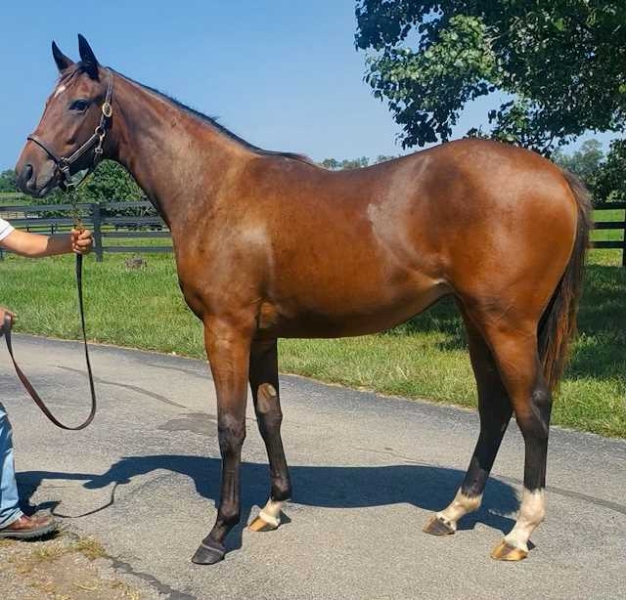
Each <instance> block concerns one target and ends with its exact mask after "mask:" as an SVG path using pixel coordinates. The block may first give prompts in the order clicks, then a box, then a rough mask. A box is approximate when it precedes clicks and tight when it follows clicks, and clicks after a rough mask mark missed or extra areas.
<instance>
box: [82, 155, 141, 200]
mask: <svg viewBox="0 0 626 600" xmlns="http://www.w3.org/2000/svg"><path fill="white" fill-rule="evenodd" d="M78 197H79V199H80V202H99V203H101V202H132V201H134V200H144V199H145V195H144V193H143V192H142V190H141V188H140V187H139V186H138V185H137V183H136V182H135V180H134V179H133V177H132V176H131V175H130V173H129V172H128V171H127V170H126V169H125V168H124V167H122V166H121V165H120V164H118V163H115V162H113V161H111V160H105V161H102V162H101V163H100V164H99V165H98V167H97V168H96V170H95V171H94V173H93V175H92V176H91V177H90V178H89V179H88V180H87V182H86V183H85V185H83V186H82V187H81V188H80V189H79V190H78Z"/></svg>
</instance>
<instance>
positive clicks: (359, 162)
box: [320, 156, 370, 171]
mask: <svg viewBox="0 0 626 600" xmlns="http://www.w3.org/2000/svg"><path fill="white" fill-rule="evenodd" d="M369 162H370V161H369V158H367V156H361V158H354V159H351V160H349V159H344V160H342V161H341V162H340V161H338V160H337V159H336V158H326V159H324V160H323V161H322V162H321V163H320V165H321V166H322V167H324V168H326V169H330V170H331V171H345V170H348V169H360V168H362V167H367V165H369Z"/></svg>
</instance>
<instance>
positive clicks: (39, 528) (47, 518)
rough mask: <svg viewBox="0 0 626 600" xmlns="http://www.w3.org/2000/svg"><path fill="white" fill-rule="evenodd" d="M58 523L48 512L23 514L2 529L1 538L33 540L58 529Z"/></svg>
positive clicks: (0, 531)
mask: <svg viewBox="0 0 626 600" xmlns="http://www.w3.org/2000/svg"><path fill="white" fill-rule="evenodd" d="M57 528H58V525H57V523H56V521H55V520H54V517H53V516H52V515H50V514H48V513H37V514H35V515H33V516H32V517H27V516H26V515H22V516H21V517H20V518H19V519H18V520H17V521H13V523H11V524H10V525H9V526H8V527H3V528H2V529H0V538H11V539H14V540H31V539H33V538H38V537H43V536H44V535H48V534H49V533H52V532H53V531H56V530H57Z"/></svg>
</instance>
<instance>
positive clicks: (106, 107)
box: [102, 102, 113, 119]
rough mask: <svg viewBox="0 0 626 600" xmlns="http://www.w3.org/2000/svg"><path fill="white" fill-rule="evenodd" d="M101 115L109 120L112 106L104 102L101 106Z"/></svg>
mask: <svg viewBox="0 0 626 600" xmlns="http://www.w3.org/2000/svg"><path fill="white" fill-rule="evenodd" d="M102 114H103V115H104V116H105V117H106V118H107V119H110V118H111V116H112V115H113V106H112V105H111V103H110V102H105V103H104V104H103V105H102Z"/></svg>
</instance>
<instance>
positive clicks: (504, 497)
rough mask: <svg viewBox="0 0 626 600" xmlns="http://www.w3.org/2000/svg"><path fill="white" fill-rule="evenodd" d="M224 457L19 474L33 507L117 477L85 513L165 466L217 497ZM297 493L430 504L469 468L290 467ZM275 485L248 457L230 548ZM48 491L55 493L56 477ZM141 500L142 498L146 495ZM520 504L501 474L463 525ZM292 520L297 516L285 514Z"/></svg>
mask: <svg viewBox="0 0 626 600" xmlns="http://www.w3.org/2000/svg"><path fill="white" fill-rule="evenodd" d="M220 468H221V461H220V460H219V459H217V458H207V457H201V456H185V455H172V454H162V455H153V456H132V457H124V458H122V459H120V460H119V461H118V462H116V463H115V464H113V465H112V466H111V467H110V468H109V469H108V470H107V471H106V472H104V473H102V474H89V473H59V472H50V471H26V472H22V473H20V474H19V475H18V483H19V486H20V492H21V497H22V501H23V502H24V503H25V504H26V506H25V508H26V509H28V505H29V504H30V499H31V497H32V496H33V494H34V493H35V491H36V490H37V489H38V488H39V486H41V485H42V484H44V485H45V484H46V482H55V481H56V482H59V481H83V482H84V483H83V488H85V490H94V489H102V488H105V487H107V486H109V485H111V484H113V491H112V492H111V499H110V501H109V502H108V503H106V504H105V505H103V506H100V507H98V508H96V509H94V510H91V511H89V512H87V513H85V514H82V515H78V516H75V517H72V518H81V517H86V516H88V515H90V514H94V513H96V512H100V511H103V510H108V509H110V508H111V507H112V506H113V505H114V504H115V492H114V490H115V488H116V487H117V486H119V485H125V484H129V483H131V481H132V480H133V479H134V478H136V477H140V476H145V475H148V474H151V473H153V472H154V471H157V470H165V471H170V472H172V473H178V474H181V475H183V476H186V477H189V478H190V479H191V480H192V481H193V483H194V485H195V488H196V490H197V492H198V493H199V494H200V495H201V496H202V497H204V498H207V499H209V500H213V501H214V502H217V500H218V499H219V492H220ZM290 473H291V478H292V483H293V489H294V495H293V499H292V502H291V503H290V505H288V506H287V512H288V513H289V512H290V508H291V509H292V512H296V511H297V510H300V508H301V507H303V506H314V507H321V508H339V509H356V508H366V507H377V506H386V505H391V504H398V503H406V504H411V505H414V506H416V507H419V508H421V509H424V510H427V511H437V510H441V509H443V508H444V507H445V506H447V504H448V503H449V502H450V501H451V500H452V498H453V497H454V494H455V493H456V490H457V488H458V486H459V485H460V483H461V481H462V479H463V476H464V473H463V472H461V471H459V470H457V469H449V468H443V467H434V466H428V465H422V464H410V463H409V464H398V465H383V466H300V465H295V466H292V467H290ZM268 491H269V469H268V466H267V464H259V463H249V462H248V463H242V469H241V494H242V498H241V509H242V510H241V516H242V519H241V523H240V525H239V526H238V527H237V528H236V529H235V530H234V531H233V533H232V534H231V535H230V536H229V540H228V541H229V543H228V544H227V546H230V549H236V548H239V547H240V546H241V532H242V530H243V528H244V527H245V526H246V524H247V523H248V521H249V519H250V514H251V512H252V508H253V507H254V506H255V505H256V506H262V505H263V504H264V503H265V501H266V500H267V494H268ZM47 493H49V494H50V495H52V496H53V495H54V494H55V486H54V483H53V484H52V485H50V486H49V489H47ZM139 501H140V500H137V502H139ZM59 503H60V499H54V498H51V499H50V500H49V501H46V502H44V503H43V504H40V505H39V506H38V508H47V509H50V510H52V512H53V513H55V514H57V515H58V516H64V515H63V514H62V511H58V510H57V507H58V505H59ZM518 506H519V502H518V498H517V495H516V493H515V490H514V489H513V488H512V487H511V486H510V485H508V484H507V483H504V482H502V481H500V480H498V479H493V478H491V479H490V480H489V482H488V484H487V488H486V490H485V495H484V500H483V505H482V507H481V508H480V509H479V510H478V511H477V512H475V513H473V514H470V515H467V516H466V517H465V518H464V519H462V520H461V521H460V522H459V530H467V529H473V528H474V527H475V525H476V523H482V524H484V525H487V526H488V527H491V528H494V529H499V530H500V531H502V532H503V533H505V532H507V531H509V530H510V529H511V527H512V526H513V524H514V521H513V519H511V518H509V517H508V516H505V515H510V514H512V513H514V512H515V511H516V510H517V508H518ZM284 522H285V523H288V522H289V519H288V518H286V519H285V520H284Z"/></svg>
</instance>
